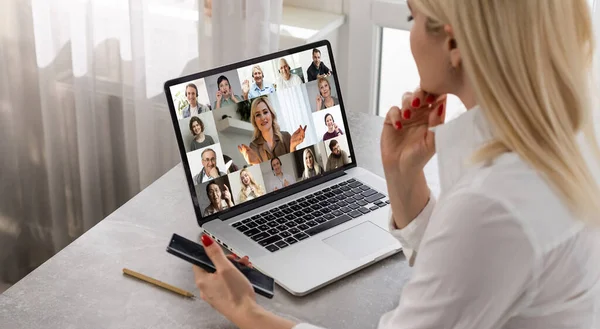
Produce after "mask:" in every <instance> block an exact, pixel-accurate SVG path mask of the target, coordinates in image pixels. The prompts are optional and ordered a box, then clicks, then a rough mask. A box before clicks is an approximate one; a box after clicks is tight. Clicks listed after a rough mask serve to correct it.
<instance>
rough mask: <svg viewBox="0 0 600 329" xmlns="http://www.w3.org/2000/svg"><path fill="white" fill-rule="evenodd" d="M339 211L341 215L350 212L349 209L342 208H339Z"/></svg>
mask: <svg viewBox="0 0 600 329" xmlns="http://www.w3.org/2000/svg"><path fill="white" fill-rule="evenodd" d="M340 211H341V212H343V213H349V212H351V211H352V209H350V208H348V207H342V208H340Z"/></svg>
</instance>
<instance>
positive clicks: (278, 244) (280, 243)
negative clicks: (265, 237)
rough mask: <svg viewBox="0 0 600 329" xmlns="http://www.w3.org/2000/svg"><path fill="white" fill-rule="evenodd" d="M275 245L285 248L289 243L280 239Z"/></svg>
mask: <svg viewBox="0 0 600 329" xmlns="http://www.w3.org/2000/svg"><path fill="white" fill-rule="evenodd" d="M275 245H276V246H277V247H279V248H285V247H287V246H288V244H287V243H285V241H283V240H280V241H277V242H275Z"/></svg>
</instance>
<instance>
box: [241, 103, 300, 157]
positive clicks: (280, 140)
mask: <svg viewBox="0 0 600 329" xmlns="http://www.w3.org/2000/svg"><path fill="white" fill-rule="evenodd" d="M250 122H251V123H252V126H254V135H253V136H252V138H253V139H252V142H250V146H247V145H245V144H242V145H238V150H239V151H240V153H241V154H242V156H243V157H244V159H245V160H246V162H248V164H251V165H255V164H259V163H261V162H263V161H267V160H270V159H272V158H274V157H276V156H281V155H284V154H287V153H290V152H294V151H295V150H296V147H297V146H298V145H300V144H302V142H304V136H305V132H306V125H305V126H304V128H302V126H299V128H298V129H296V131H294V133H293V134H292V135H290V133H288V132H287V131H281V130H280V128H279V124H278V123H277V115H276V114H275V111H273V106H272V105H271V102H269V99H268V98H267V97H265V96H261V97H258V98H255V99H254V100H253V101H252V105H251V106H250Z"/></svg>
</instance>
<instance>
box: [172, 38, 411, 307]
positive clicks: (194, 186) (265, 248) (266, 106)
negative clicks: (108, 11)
mask: <svg viewBox="0 0 600 329" xmlns="http://www.w3.org/2000/svg"><path fill="white" fill-rule="evenodd" d="M164 89H165V93H166V96H167V101H168V104H169V108H170V113H171V117H172V121H173V126H174V129H175V135H176V138H177V144H178V147H179V151H180V154H181V159H182V163H183V168H184V171H185V176H186V179H187V184H188V187H189V191H190V194H191V199H192V203H193V206H194V210H195V213H196V219H197V221H198V225H200V227H201V228H202V229H203V231H204V232H206V233H207V234H209V235H210V236H212V237H213V238H214V239H215V240H216V241H217V242H219V243H220V244H221V245H222V246H223V247H225V248H227V249H229V250H230V251H231V252H233V253H235V254H237V255H248V256H249V257H250V260H251V261H252V264H253V265H254V267H255V268H257V269H258V270H260V271H262V272H263V273H265V274H267V275H269V276H271V277H273V278H274V279H275V282H276V283H277V284H278V285H280V286H281V287H282V288H284V289H285V290H287V291H288V292H290V293H291V294H293V295H297V296H303V295H306V294H308V293H310V292H313V291H315V290H317V289H319V288H321V287H323V286H325V285H327V284H329V283H331V282H334V281H336V280H338V279H340V278H342V277H344V276H347V275H349V274H351V273H353V272H356V271H358V270H360V269H362V268H364V267H367V266H369V265H371V264H373V263H375V262H377V261H379V260H381V259H383V258H386V257H388V256H390V255H393V254H395V253H397V252H399V251H400V250H401V245H400V243H399V242H398V241H397V240H396V239H395V238H394V237H393V236H392V235H391V234H390V233H389V231H388V216H389V207H390V206H389V199H388V197H387V195H386V191H387V188H386V183H385V180H384V179H382V178H381V177H379V176H377V175H375V174H373V173H371V172H369V171H368V170H366V169H364V168H361V167H360V166H359V164H358V163H357V161H356V153H355V150H354V148H353V144H352V138H351V131H350V127H349V126H348V120H347V116H348V113H346V111H345V106H344V102H343V100H342V93H341V90H340V84H339V81H338V75H337V71H336V67H335V62H334V58H333V54H332V49H331V45H330V43H329V42H328V41H327V40H323V41H319V42H315V43H311V44H306V45H303V46H300V47H296V48H292V49H287V50H283V51H279V52H276V53H272V54H269V55H265V56H261V57H257V58H253V59H249V60H245V61H242V62H239V63H235V64H231V65H227V66H223V67H219V68H215V69H212V70H208V71H205V72H200V73H196V74H192V75H188V76H184V77H179V78H176V79H172V80H169V81H167V82H166V83H165V85H164ZM349 105H350V106H351V104H349ZM374 147H375V146H374Z"/></svg>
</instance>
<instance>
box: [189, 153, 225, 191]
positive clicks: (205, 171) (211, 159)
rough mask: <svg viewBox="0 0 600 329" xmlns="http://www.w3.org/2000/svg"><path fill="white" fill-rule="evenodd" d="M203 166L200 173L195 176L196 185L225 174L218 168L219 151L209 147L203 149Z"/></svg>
mask: <svg viewBox="0 0 600 329" xmlns="http://www.w3.org/2000/svg"><path fill="white" fill-rule="evenodd" d="M202 166H203V167H202V170H201V171H200V173H198V175H196V176H195V177H194V184H196V185H199V184H202V183H205V182H208V181H210V180H212V179H215V178H217V177H221V176H224V175H225V173H224V172H221V171H220V170H219V168H217V153H216V152H215V151H214V150H213V149H210V148H208V149H206V150H204V151H202Z"/></svg>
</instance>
